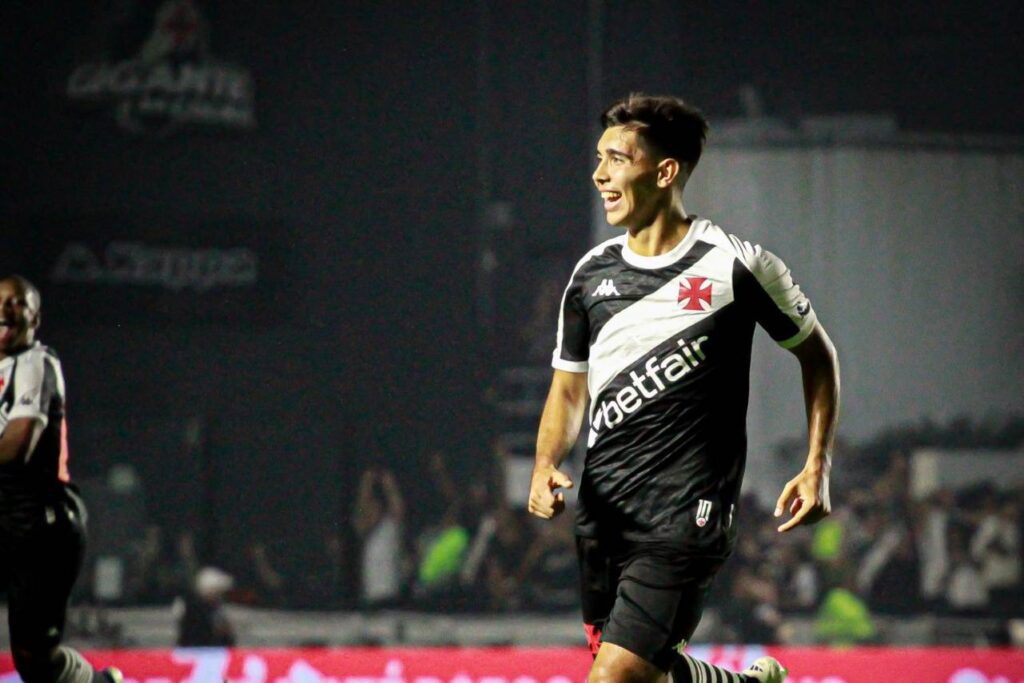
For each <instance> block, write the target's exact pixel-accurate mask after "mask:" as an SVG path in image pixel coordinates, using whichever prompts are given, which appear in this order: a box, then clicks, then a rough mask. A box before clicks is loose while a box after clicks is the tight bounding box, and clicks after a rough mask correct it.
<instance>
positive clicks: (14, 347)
mask: <svg viewBox="0 0 1024 683" xmlns="http://www.w3.org/2000/svg"><path fill="white" fill-rule="evenodd" d="M41 303H42V302H41V300H40V297H39V290H37V289H36V288H35V286H33V285H32V283H30V282H29V281H28V280H26V279H24V278H22V277H19V276H17V275H10V276H7V277H4V278H2V279H0V588H2V589H3V590H4V592H6V593H7V610H8V621H9V623H10V627H11V654H12V655H13V656H14V666H15V668H16V669H17V670H18V675H19V676H21V680H23V681H24V682H25V683H120V682H121V680H122V676H121V672H120V671H119V670H117V669H115V668H113V667H111V668H108V669H104V670H103V671H95V670H93V668H92V666H91V665H90V664H89V663H88V662H87V661H85V659H84V658H83V657H82V655H81V654H79V653H78V651H77V650H75V649H73V648H70V647H67V646H65V645H61V638H62V636H63V634H64V622H65V618H66V616H67V603H68V595H70V593H71V587H72V586H73V585H74V583H75V579H76V578H77V576H78V570H79V568H80V567H81V564H82V554H83V552H84V548H85V508H84V506H83V505H82V501H81V499H79V497H78V495H77V493H76V491H75V489H74V487H73V486H72V485H71V483H70V478H69V476H68V470H67V441H66V431H65V425H64V376H63V374H62V373H61V367H60V361H59V360H58V359H57V356H56V354H54V353H53V351H52V350H50V349H49V348H47V347H45V346H43V345H42V344H40V343H39V342H38V341H36V339H35V335H36V330H37V329H38V328H39V323H40V320H41V318H40V307H41Z"/></svg>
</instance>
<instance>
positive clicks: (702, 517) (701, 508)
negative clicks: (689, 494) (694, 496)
mask: <svg viewBox="0 0 1024 683" xmlns="http://www.w3.org/2000/svg"><path fill="white" fill-rule="evenodd" d="M710 516H711V501H710V500H704V499H703V498H701V499H700V500H698V501H697V526H699V527H703V526H704V525H705V524H707V523H708V517H710Z"/></svg>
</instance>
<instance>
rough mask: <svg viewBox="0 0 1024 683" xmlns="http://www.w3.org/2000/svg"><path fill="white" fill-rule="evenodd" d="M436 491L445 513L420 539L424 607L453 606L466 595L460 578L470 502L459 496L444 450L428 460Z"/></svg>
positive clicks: (418, 589) (418, 592) (419, 585)
mask: <svg viewBox="0 0 1024 683" xmlns="http://www.w3.org/2000/svg"><path fill="white" fill-rule="evenodd" d="M428 468H429V471H430V477H431V480H432V482H433V484H434V490H435V491H437V492H438V493H439V494H440V498H441V502H442V503H443V506H444V512H443V514H442V516H441V519H440V520H439V521H437V522H428V524H427V525H426V526H425V527H424V528H423V529H422V530H421V531H420V533H419V536H418V538H417V539H416V556H417V558H418V565H417V569H416V582H415V587H414V597H415V599H416V603H417V605H419V606H421V607H424V608H428V609H431V608H437V607H441V608H443V607H449V606H452V605H453V604H454V603H455V602H456V601H458V599H459V596H460V594H461V592H462V587H461V584H460V581H459V576H460V574H461V572H462V568H463V564H464V562H465V560H466V555H467V552H468V549H469V544H470V540H471V539H470V531H469V529H468V528H467V526H468V524H467V523H464V520H467V521H468V519H469V517H470V515H469V509H468V506H467V502H466V501H465V500H463V499H462V497H460V495H459V491H458V489H457V487H456V486H455V481H454V479H452V476H451V474H450V472H449V471H448V466H447V464H446V462H445V458H444V455H443V454H442V453H441V452H440V451H434V452H432V453H430V456H429V458H428Z"/></svg>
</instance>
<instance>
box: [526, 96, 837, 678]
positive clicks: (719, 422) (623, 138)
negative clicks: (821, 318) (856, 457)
mask: <svg viewBox="0 0 1024 683" xmlns="http://www.w3.org/2000/svg"><path fill="white" fill-rule="evenodd" d="M602 123H603V126H604V133H603V134H602V135H601V139H600V141H599V142H598V145H597V168H596V170H595V171H594V174H593V180H594V184H595V185H596V186H597V190H598V191H599V192H600V193H601V197H602V198H603V200H604V210H605V213H606V215H607V219H608V222H609V223H611V224H612V225H616V226H620V227H622V228H624V229H625V234H624V235H621V236H619V237H616V238H613V239H611V240H608V241H606V242H604V243H602V244H600V245H598V246H597V247H595V248H594V249H591V250H590V251H589V252H588V253H587V254H586V255H584V257H583V258H582V259H580V261H579V262H578V263H577V264H576V268H575V269H574V271H573V273H572V277H571V278H570V280H569V284H568V287H567V288H566V290H565V293H564V295H563V297H562V303H561V310H560V314H559V320H558V335H557V341H556V347H555V351H554V356H553V360H552V365H553V367H554V377H553V379H552V382H551V389H550V392H549V394H548V398H547V402H546V404H545V407H544V412H543V415H542V417H541V421H540V428H539V430H538V437H537V452H536V463H535V466H534V469H533V476H532V482H531V487H530V498H529V504H528V508H529V511H530V512H531V513H532V514H534V515H536V516H538V517H542V518H545V519H550V518H551V517H553V516H555V515H557V514H559V513H560V512H561V511H562V510H563V509H564V494H563V493H562V492H561V491H559V490H558V489H560V488H568V487H571V486H573V485H574V482H573V481H572V480H570V478H569V477H568V476H567V475H566V474H565V473H564V472H562V471H560V470H559V469H558V468H559V466H560V464H561V462H562V460H563V459H564V458H565V456H566V454H567V453H568V452H569V450H570V448H571V447H572V445H573V443H574V442H575V441H576V438H577V436H578V434H579V431H580V427H581V423H582V421H583V417H584V412H585V410H586V406H587V402H588V399H589V406H590V407H589V411H587V417H588V422H589V434H588V438H587V454H586V460H585V463H584V467H583V473H582V476H581V481H580V488H579V496H578V505H577V510H576V534H577V541H576V546H577V553H578V555H579V563H580V569H581V593H582V604H583V621H584V627H585V629H586V633H587V639H588V642H589V644H590V648H591V652H592V653H593V654H594V663H593V666H592V668H591V671H590V677H589V680H590V681H591V683H594V682H598V681H600V682H604V681H650V682H652V683H653V682H655V681H659V682H660V681H662V680H663V679H664V678H665V677H666V675H667V674H668V673H669V672H671V674H672V679H673V681H674V682H675V683H690V682H691V681H692V682H695V683H701V682H703V681H715V680H718V681H748V682H749V681H758V682H759V683H781V681H782V680H783V678H784V676H785V673H786V671H785V669H783V668H782V667H781V666H780V664H779V662H777V661H776V660H775V659H773V658H771V657H762V658H760V659H758V660H757V661H755V662H754V663H753V664H752V665H751V666H750V667H749V668H748V669H746V670H745V671H743V672H742V673H732V672H728V671H724V670H722V669H718V668H716V667H713V666H711V665H709V664H707V663H704V662H701V661H699V660H697V659H694V658H692V657H690V656H688V655H687V654H685V653H684V651H683V648H684V646H685V644H686V642H687V640H688V639H689V638H690V637H691V636H692V634H693V632H694V629H696V627H697V624H698V622H699V621H700V618H701V614H702V611H703V606H704V599H705V595H706V593H707V591H708V588H709V586H710V584H711V581H712V579H713V578H714V576H715V573H716V572H717V571H718V570H719V568H720V567H721V565H722V563H723V562H724V561H725V560H726V558H727V557H728V556H729V554H730V552H731V550H732V547H733V542H734V539H735V534H736V527H737V523H738V520H739V519H740V516H741V511H740V510H738V509H737V505H738V500H739V495H740V484H741V480H742V478H743V469H744V464H745V460H746V424H745V422H746V410H747V395H748V393H749V384H750V378H749V376H750V357H751V343H752V339H753V332H754V327H755V325H756V324H759V325H761V327H763V328H764V329H765V331H767V333H768V334H769V335H770V336H771V337H772V338H773V339H774V340H775V341H776V342H777V343H778V344H779V345H781V346H782V347H783V348H785V349H788V350H789V351H791V352H792V353H793V354H794V355H795V356H796V357H797V359H798V361H799V364H800V369H801V373H802V377H803V393H804V400H805V403H806V407H807V418H808V430H809V445H808V453H807V462H806V465H805V466H804V468H803V469H802V470H801V471H800V473H799V474H797V475H796V476H795V477H794V478H793V479H791V480H790V481H789V482H788V483H787V484H786V486H785V488H784V489H783V491H782V494H781V496H780V497H779V499H778V504H777V507H776V510H775V516H776V517H780V516H782V515H783V513H784V512H785V511H787V510H788V512H789V514H790V517H789V518H788V519H787V520H785V521H784V522H783V523H782V524H781V525H780V526H779V531H787V530H789V529H792V528H793V527H795V526H798V525H801V524H810V523H814V522H816V521H818V520H819V519H821V518H823V517H824V516H825V515H827V514H828V513H829V509H830V503H829V494H828V476H829V468H830V466H831V462H830V459H831V454H830V451H831V447H832V441H833V436H834V432H835V427H836V421H837V418H838V409H839V367H838V361H837V358H836V352H835V349H834V347H833V345H832V342H831V341H830V340H829V337H828V335H827V334H826V333H825V330H824V329H823V328H822V326H821V324H820V323H819V322H818V321H817V317H816V315H815V313H814V311H813V309H812V308H811V305H810V302H809V301H808V300H807V298H806V297H805V296H804V294H803V293H802V292H801V291H800V288H799V287H798V286H797V285H796V284H795V283H794V282H793V280H792V278H791V276H790V272H789V270H788V269H787V268H786V266H785V265H784V264H783V262H782V261H781V260H780V259H779V258H778V257H777V256H775V255H774V254H772V253H770V252H768V251H765V250H764V249H762V248H761V247H760V246H757V245H751V244H750V243H749V242H745V241H743V240H741V239H739V238H737V237H735V236H733V235H730V234H728V233H726V232H724V231H723V230H722V229H721V228H719V227H718V226H717V225H715V224H713V223H712V222H710V221H709V220H707V219H705V218H702V217H698V216H693V215H687V213H686V212H685V210H684V209H683V188H684V186H685V185H686V181H687V179H688V178H689V177H690V174H691V173H693V170H694V167H695V166H696V164H697V161H698V160H699V158H700V155H701V152H702V150H703V146H704V141H705V139H706V137H707V130H708V128H707V122H706V121H705V119H704V117H703V115H702V114H701V113H700V112H699V111H698V110H696V109H694V108H693V107H691V106H690V105H688V104H686V103H685V102H683V101H682V100H679V99H676V98H672V97H645V96H639V95H632V96H630V97H628V98H626V99H624V100H622V101H620V102H617V103H615V104H613V105H612V106H611V107H610V108H609V109H608V110H607V111H605V113H604V114H603V116H602Z"/></svg>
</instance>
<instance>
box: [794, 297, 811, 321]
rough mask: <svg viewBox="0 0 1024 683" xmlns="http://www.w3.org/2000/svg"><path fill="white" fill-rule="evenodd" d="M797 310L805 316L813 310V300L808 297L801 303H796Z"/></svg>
mask: <svg viewBox="0 0 1024 683" xmlns="http://www.w3.org/2000/svg"><path fill="white" fill-rule="evenodd" d="M796 312H797V313H799V314H800V317H801V318H803V317H804V316H806V315H807V314H808V313H810V312H811V302H810V301H808V300H807V299H803V300H802V301H801V302H800V303H798V304H797V305H796Z"/></svg>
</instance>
